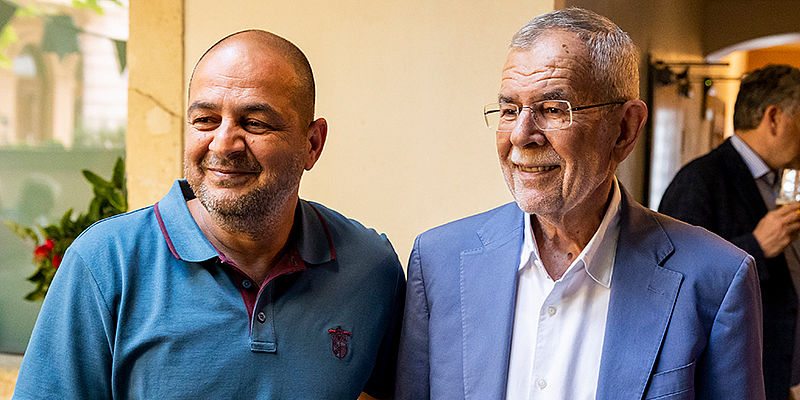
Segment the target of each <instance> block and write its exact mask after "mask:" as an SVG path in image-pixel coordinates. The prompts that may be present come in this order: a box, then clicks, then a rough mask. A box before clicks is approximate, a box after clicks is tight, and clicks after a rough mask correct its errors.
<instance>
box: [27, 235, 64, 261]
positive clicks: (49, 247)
mask: <svg viewBox="0 0 800 400" xmlns="http://www.w3.org/2000/svg"><path fill="white" fill-rule="evenodd" d="M54 247H55V243H53V239H47V240H45V241H44V244H43V245H41V246H38V247H36V248H35V249H33V258H34V259H36V260H37V261H41V260H43V259H45V258H47V257H50V252H52V251H53V248H54ZM60 262H61V260H59V263H60Z"/></svg>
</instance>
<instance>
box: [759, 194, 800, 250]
mask: <svg viewBox="0 0 800 400" xmlns="http://www.w3.org/2000/svg"><path fill="white" fill-rule="evenodd" d="M798 233H800V202H795V203H791V204H787V205H785V206H783V207H781V208H778V209H776V210H772V211H770V212H768V213H767V215H765V216H764V218H761V221H758V225H756V229H755V230H754V231H753V236H755V237H756V241H758V245H759V246H761V251H763V252H764V257H766V258H772V257H775V256H777V255H778V254H780V253H781V252H782V251H783V249H785V248H786V246H788V245H789V243H791V242H792V241H793V240H795V239H796V238H797V234H798Z"/></svg>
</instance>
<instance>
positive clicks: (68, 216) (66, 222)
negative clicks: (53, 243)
mask: <svg viewBox="0 0 800 400" xmlns="http://www.w3.org/2000/svg"><path fill="white" fill-rule="evenodd" d="M71 224H72V209H71V208H70V209H69V210H67V212H65V213H64V216H63V217H61V222H60V225H61V227H62V228H64V227H68V226H70V225H71Z"/></svg>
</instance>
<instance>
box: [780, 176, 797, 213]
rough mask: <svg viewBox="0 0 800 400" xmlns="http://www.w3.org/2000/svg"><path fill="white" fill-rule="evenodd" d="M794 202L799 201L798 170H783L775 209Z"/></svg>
mask: <svg viewBox="0 0 800 400" xmlns="http://www.w3.org/2000/svg"><path fill="white" fill-rule="evenodd" d="M796 201H800V170H797V169H784V170H783V175H782V176H781V186H780V189H779V190H778V197H777V198H776V199H775V207H776V208H779V207H781V206H783V205H786V204H789V203H794V202H796Z"/></svg>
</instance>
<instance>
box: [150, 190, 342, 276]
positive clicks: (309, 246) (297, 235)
mask: <svg viewBox="0 0 800 400" xmlns="http://www.w3.org/2000/svg"><path fill="white" fill-rule="evenodd" d="M194 198H195V195H194V193H193V192H192V189H191V188H190V187H189V184H188V183H187V182H186V180H183V179H179V180H176V181H175V183H173V185H172V188H171V189H170V191H169V192H168V193H167V195H166V196H164V198H162V199H161V201H159V202H158V203H156V204H155V206H154V210H155V214H156V219H157V221H158V225H159V227H160V228H161V233H162V235H163V236H164V240H166V242H167V246H168V247H169V249H170V251H171V252H172V255H173V256H175V258H177V259H179V260H184V261H189V262H201V261H206V260H210V259H212V258H214V257H217V256H219V255H220V254H219V253H217V250H216V249H215V248H214V246H213V245H211V242H209V241H208V239H207V238H206V236H205V235H204V234H203V231H202V230H200V227H199V226H198V225H197V222H196V221H195V220H194V218H193V217H192V214H191V212H189V206H188V205H187V204H186V202H187V201H189V200H191V199H194ZM289 240H290V241H293V242H294V246H295V248H296V249H297V251H298V253H299V254H300V257H301V258H302V259H303V261H305V262H306V263H307V264H323V263H326V262H328V261H331V260H333V259H334V258H336V249H335V248H334V245H333V239H332V237H331V235H330V232H329V230H328V226H327V224H326V222H325V219H324V218H323V217H322V214H320V212H319V211H318V210H317V208H316V207H314V205H313V204H311V203H309V202H307V201H304V200H299V201H298V203H297V209H296V210H295V217H294V224H293V226H292V233H291V235H290V237H289Z"/></svg>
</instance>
